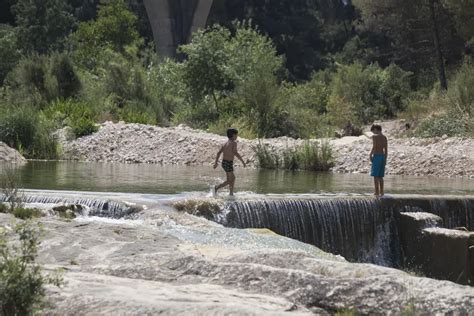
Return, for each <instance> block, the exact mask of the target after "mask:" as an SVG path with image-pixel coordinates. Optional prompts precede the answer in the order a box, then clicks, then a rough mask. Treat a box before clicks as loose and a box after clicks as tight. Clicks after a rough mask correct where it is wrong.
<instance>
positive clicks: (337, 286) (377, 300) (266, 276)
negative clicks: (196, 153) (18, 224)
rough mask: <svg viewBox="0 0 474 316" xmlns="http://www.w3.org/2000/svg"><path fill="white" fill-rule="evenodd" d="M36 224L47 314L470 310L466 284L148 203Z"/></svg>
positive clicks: (473, 296)
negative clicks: (46, 275) (58, 276)
mask: <svg viewBox="0 0 474 316" xmlns="http://www.w3.org/2000/svg"><path fill="white" fill-rule="evenodd" d="M39 221H40V222H41V224H42V225H43V227H44V238H43V241H42V243H41V246H40V249H39V254H40V257H39V261H40V262H41V263H42V264H43V265H45V267H46V268H47V269H48V270H52V269H56V268H62V269H64V280H65V284H64V286H63V287H61V288H56V287H50V288H49V290H48V296H49V299H50V301H51V303H52V307H51V309H50V310H49V311H47V314H48V315H77V314H82V315H86V314H97V315H98V314H107V315H110V314H118V315H123V314H127V315H143V314H158V313H163V314H166V315H222V314H245V315H262V314H265V315H286V314H293V315H300V314H301V315H309V314H312V313H313V314H319V315H330V314H334V313H336V312H349V311H350V312H351V313H355V314H379V315H380V314H387V313H391V314H403V313H407V314H446V313H453V314H463V315H464V314H465V315H469V314H470V313H473V312H474V309H473V306H474V289H473V288H472V287H468V286H461V285H457V284H454V283H452V282H447V281H437V280H432V279H428V278H420V277H415V276H412V275H409V274H407V273H405V272H402V271H399V270H395V269H390V268H384V267H379V266H375V265H371V264H355V263H349V262H347V261H345V260H343V259H342V258H340V257H336V256H333V255H330V254H326V253H324V252H322V251H321V250H319V249H317V248H315V247H313V246H310V245H306V244H303V243H300V242H297V241H294V240H291V239H288V238H285V237H281V236H278V235H275V234H273V233H271V232H269V231H267V230H238V229H230V228H224V227H221V226H219V225H217V224H215V223H212V222H209V221H206V220H204V219H201V218H197V217H194V216H191V215H187V214H183V213H176V212H171V211H160V210H159V209H153V208H152V209H149V210H148V211H146V212H145V213H143V214H142V216H141V217H140V219H139V220H138V219H137V220H110V219H98V218H87V217H82V218H76V219H74V220H72V221H71V220H61V219H58V218H55V217H46V218H42V219H40V220H39ZM11 223H12V217H11V216H9V215H5V214H0V226H5V225H7V226H8V225H11Z"/></svg>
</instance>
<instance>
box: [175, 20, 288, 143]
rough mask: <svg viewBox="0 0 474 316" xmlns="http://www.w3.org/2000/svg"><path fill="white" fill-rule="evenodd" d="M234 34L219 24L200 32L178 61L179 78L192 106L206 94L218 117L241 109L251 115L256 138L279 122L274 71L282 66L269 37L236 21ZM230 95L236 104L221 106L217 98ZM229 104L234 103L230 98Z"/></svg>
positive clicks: (226, 97) (276, 83) (280, 58)
mask: <svg viewBox="0 0 474 316" xmlns="http://www.w3.org/2000/svg"><path fill="white" fill-rule="evenodd" d="M234 29H235V30H236V32H235V35H234V36H231V32H230V31H229V30H228V29H226V28H224V27H222V26H217V25H216V26H213V27H211V28H209V29H207V30H205V31H198V32H197V33H196V34H195V35H194V36H193V38H192V41H191V43H190V44H188V45H184V46H181V48H180V49H181V51H182V52H183V53H185V54H186V57H187V58H186V60H185V61H184V62H183V64H182V71H183V81H184V83H185V85H186V86H187V87H188V90H189V95H190V101H191V104H196V105H197V104H199V103H200V102H201V101H202V100H204V99H205V98H206V97H211V98H212V99H213V100H214V105H215V110H216V111H215V112H217V114H218V115H220V114H224V112H226V114H229V113H234V114H237V113H244V115H248V117H252V118H253V121H254V123H255V127H256V129H255V130H256V131H257V133H258V135H259V136H264V135H267V132H268V130H270V129H271V127H270V126H271V125H272V124H278V123H277V120H276V119H275V118H276V117H275V116H272V115H275V114H276V113H275V112H276V111H274V110H275V109H274V108H273V101H274V99H275V98H276V96H277V92H278V80H277V76H276V74H277V73H278V72H279V71H281V69H282V67H283V59H282V57H281V56H278V55H277V52H276V49H275V47H274V46H273V43H272V41H271V40H270V39H269V38H268V37H266V36H263V35H261V34H260V33H259V32H258V30H257V29H255V28H253V27H252V26H251V25H250V23H236V24H235V25H234ZM221 98H224V99H229V98H230V99H231V100H233V101H235V102H233V103H234V104H239V106H228V104H229V102H225V103H226V105H227V106H226V107H225V108H222V109H221V108H220V103H219V99H221ZM231 103H232V102H231Z"/></svg>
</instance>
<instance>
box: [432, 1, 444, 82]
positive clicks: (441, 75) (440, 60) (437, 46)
mask: <svg viewBox="0 0 474 316" xmlns="http://www.w3.org/2000/svg"><path fill="white" fill-rule="evenodd" d="M435 2H437V0H430V13H431V21H432V23H433V36H434V45H435V50H436V56H437V59H438V71H439V83H440V85H441V89H442V90H448V81H447V80H446V69H445V67H444V58H443V52H442V51H441V45H440V41H439V28H438V21H437V20H436V12H435Z"/></svg>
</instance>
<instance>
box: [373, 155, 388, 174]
mask: <svg viewBox="0 0 474 316" xmlns="http://www.w3.org/2000/svg"><path fill="white" fill-rule="evenodd" d="M370 175H371V176H372V177H378V178H383V176H384V175H385V155H384V154H374V156H373V157H372V170H371V172H370Z"/></svg>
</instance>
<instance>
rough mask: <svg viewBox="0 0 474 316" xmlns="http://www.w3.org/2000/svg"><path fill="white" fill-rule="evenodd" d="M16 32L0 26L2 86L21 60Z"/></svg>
mask: <svg viewBox="0 0 474 316" xmlns="http://www.w3.org/2000/svg"><path fill="white" fill-rule="evenodd" d="M20 57H21V54H20V51H19V49H18V45H17V38H16V34H15V31H14V29H13V28H12V27H10V26H6V25H5V26H2V25H0V84H2V83H3V80H4V79H5V77H6V76H7V74H8V73H9V72H10V71H11V70H12V69H13V68H14V67H15V65H16V64H17V62H18V61H19V60H20Z"/></svg>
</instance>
